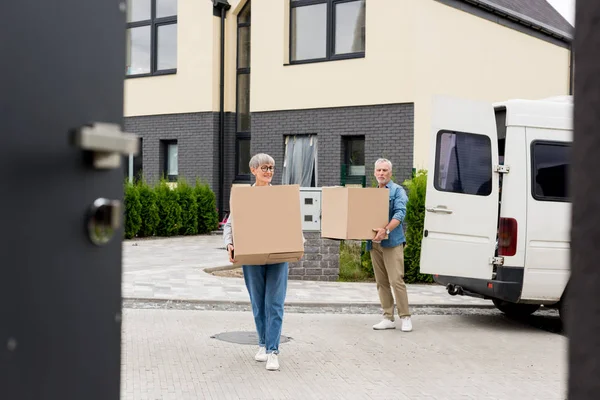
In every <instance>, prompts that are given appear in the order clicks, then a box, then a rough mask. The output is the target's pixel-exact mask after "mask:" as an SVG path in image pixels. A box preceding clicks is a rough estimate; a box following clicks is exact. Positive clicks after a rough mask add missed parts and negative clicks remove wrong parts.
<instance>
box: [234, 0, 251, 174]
mask: <svg viewBox="0 0 600 400" xmlns="http://www.w3.org/2000/svg"><path fill="white" fill-rule="evenodd" d="M250 3H251V0H248V1H247V2H246V4H244V6H243V7H242V9H241V10H240V11H239V13H238V14H237V15H236V32H235V33H236V54H235V68H236V71H235V170H234V171H235V173H234V175H235V178H234V179H235V181H236V182H250V181H251V180H252V179H251V176H252V174H240V173H239V172H240V168H239V167H240V141H242V140H250V143H252V140H251V133H250V132H251V130H252V114H251V113H250V107H248V113H249V116H250V127H249V128H248V130H244V131H239V130H238V122H239V118H240V116H239V111H240V110H239V109H238V105H239V100H240V99H239V90H238V89H239V81H240V75H248V78H250V67H251V65H252V57H251V54H252V9H251V4H250ZM246 7H250V13H251V14H250V22H240V15H241V14H242V13H243V12H244V11H245V10H246ZM240 28H248V32H249V35H250V54H249V58H248V60H249V63H248V66H247V67H240V52H239V48H240ZM248 105H250V99H248Z"/></svg>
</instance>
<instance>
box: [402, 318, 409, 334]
mask: <svg viewBox="0 0 600 400" xmlns="http://www.w3.org/2000/svg"><path fill="white" fill-rule="evenodd" d="M400 319H401V320H402V332H410V331H412V322H411V320H410V317H402V318H400Z"/></svg>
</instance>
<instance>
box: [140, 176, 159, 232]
mask: <svg viewBox="0 0 600 400" xmlns="http://www.w3.org/2000/svg"><path fill="white" fill-rule="evenodd" d="M137 187H138V192H139V194H140V202H141V203H142V211H141V217H142V224H141V226H140V229H139V232H138V236H140V237H149V236H154V235H155V234H156V228H157V226H158V221H159V216H158V205H157V198H156V193H155V192H154V190H153V189H152V188H151V187H150V186H149V185H148V184H147V183H146V182H145V181H143V180H140V181H139V182H138V184H137Z"/></svg>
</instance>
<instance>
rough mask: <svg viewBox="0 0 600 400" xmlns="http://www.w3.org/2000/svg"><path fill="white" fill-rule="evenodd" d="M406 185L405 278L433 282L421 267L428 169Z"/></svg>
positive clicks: (411, 281) (405, 183)
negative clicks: (421, 270)
mask: <svg viewBox="0 0 600 400" xmlns="http://www.w3.org/2000/svg"><path fill="white" fill-rule="evenodd" d="M404 186H406V188H407V189H408V204H407V206H406V218H405V221H406V248H405V249H404V280H405V282H406V283H417V282H433V277H432V276H431V275H427V274H422V273H421V272H420V269H419V263H420V259H421V240H422V239H423V226H424V223H425V194H426V192H427V171H425V170H420V171H418V172H417V173H416V174H415V175H414V177H413V178H412V179H410V180H407V181H405V182H404Z"/></svg>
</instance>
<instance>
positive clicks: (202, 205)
mask: <svg viewBox="0 0 600 400" xmlns="http://www.w3.org/2000/svg"><path fill="white" fill-rule="evenodd" d="M194 194H195V195H196V202H197V203H198V233H200V234H204V233H210V232H212V231H214V230H216V229H217V228H218V227H219V213H218V211H217V198H216V196H215V193H214V192H213V191H212V190H211V189H210V187H209V186H208V184H205V183H200V182H199V181H198V180H196V186H195V187H194Z"/></svg>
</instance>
